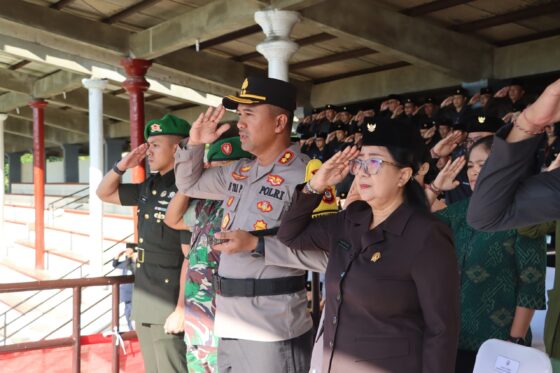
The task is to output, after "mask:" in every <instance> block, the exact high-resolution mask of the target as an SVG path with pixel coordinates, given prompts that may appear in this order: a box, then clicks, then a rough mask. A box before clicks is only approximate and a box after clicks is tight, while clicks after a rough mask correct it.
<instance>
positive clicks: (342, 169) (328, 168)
mask: <svg viewBox="0 0 560 373" xmlns="http://www.w3.org/2000/svg"><path fill="white" fill-rule="evenodd" d="M359 154H360V151H359V150H358V148H357V147H356V146H349V147H347V148H346V149H344V150H343V151H341V152H337V153H336V154H335V155H333V156H332V157H331V158H330V159H329V160H328V161H326V162H325V163H323V164H322V165H321V167H319V169H318V170H317V172H316V173H315V175H313V177H312V178H311V180H310V181H309V184H310V185H311V188H313V189H314V190H316V191H318V192H320V193H322V192H324V191H325V190H327V188H328V187H329V186H331V185H336V184H338V183H340V182H341V181H342V180H344V178H345V177H346V175H348V172H349V171H350V164H349V162H350V161H351V160H352V159H354V158H356V157H357V156H358V155H359Z"/></svg>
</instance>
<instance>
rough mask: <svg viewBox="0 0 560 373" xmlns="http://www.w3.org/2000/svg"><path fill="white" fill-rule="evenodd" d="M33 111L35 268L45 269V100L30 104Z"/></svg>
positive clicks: (36, 100) (37, 100)
mask: <svg viewBox="0 0 560 373" xmlns="http://www.w3.org/2000/svg"><path fill="white" fill-rule="evenodd" d="M29 106H31V108H32V109H33V191H34V194H35V268H36V269H44V268H45V255H44V253H45V110H44V109H45V106H47V102H46V101H45V100H43V99H35V100H32V101H31V102H29Z"/></svg>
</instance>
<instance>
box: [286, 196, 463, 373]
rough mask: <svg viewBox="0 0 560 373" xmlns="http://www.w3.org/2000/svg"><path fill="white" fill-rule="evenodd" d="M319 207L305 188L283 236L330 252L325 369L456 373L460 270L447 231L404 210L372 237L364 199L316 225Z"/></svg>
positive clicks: (297, 244) (426, 216) (288, 241)
mask: <svg viewBox="0 0 560 373" xmlns="http://www.w3.org/2000/svg"><path fill="white" fill-rule="evenodd" d="M319 201H320V197H318V196H315V195H309V194H304V193H302V192H301V191H297V192H296V193H295V195H294V198H293V201H292V204H291V207H290V209H289V210H288V212H287V213H286V214H285V215H284V217H283V219H282V224H281V226H280V230H279V231H278V238H279V239H280V241H282V242H283V243H284V244H286V245H288V246H289V247H290V248H292V249H295V250H326V251H329V252H330V254H329V255H330V259H329V263H328V266H327V271H326V280H325V281H326V290H327V299H326V311H325V312H326V313H325V323H324V356H323V372H337V373H338V372H343V373H350V372H352V373H358V372H391V373H400V372H402V373H414V372H424V373H428V372H429V373H451V372H453V371H454V369H455V355H456V351H457V343H458V337H459V271H458V268H457V260H456V257H455V249H454V247H453V241H452V235H451V232H450V230H449V228H448V227H447V226H446V225H445V224H444V223H442V222H440V221H439V220H437V219H436V218H435V217H433V216H432V215H431V214H430V213H429V212H424V211H420V210H419V209H416V208H413V207H410V206H408V205H407V204H403V205H401V206H400V207H399V208H398V209H397V210H396V211H395V212H394V213H393V214H391V216H389V217H388V218H387V220H385V221H384V222H383V223H382V224H380V225H379V226H377V227H376V228H375V229H373V230H370V229H369V226H370V223H371V220H372V213H371V208H370V206H369V205H368V204H367V203H365V202H363V201H356V202H354V203H352V204H350V206H348V208H347V209H346V210H345V211H342V212H340V213H339V214H336V215H330V216H325V217H320V218H316V219H313V220H312V219H311V218H310V216H311V214H310V213H311V211H312V210H313V209H314V208H315V207H316V206H317V205H318V203H319Z"/></svg>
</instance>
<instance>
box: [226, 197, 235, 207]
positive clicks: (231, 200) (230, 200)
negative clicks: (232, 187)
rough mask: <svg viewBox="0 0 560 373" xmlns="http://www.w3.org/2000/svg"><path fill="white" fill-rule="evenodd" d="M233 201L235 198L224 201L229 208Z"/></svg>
mask: <svg viewBox="0 0 560 373" xmlns="http://www.w3.org/2000/svg"><path fill="white" fill-rule="evenodd" d="M234 199H235V197H233V196H230V197H228V199H227V201H226V206H227V207H231V205H232V204H233V200H234Z"/></svg>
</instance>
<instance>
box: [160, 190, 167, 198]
mask: <svg viewBox="0 0 560 373" xmlns="http://www.w3.org/2000/svg"><path fill="white" fill-rule="evenodd" d="M166 195H167V190H164V191H163V192H161V194H160V195H159V196H160V197H162V198H163V197H165V196H166Z"/></svg>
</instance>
